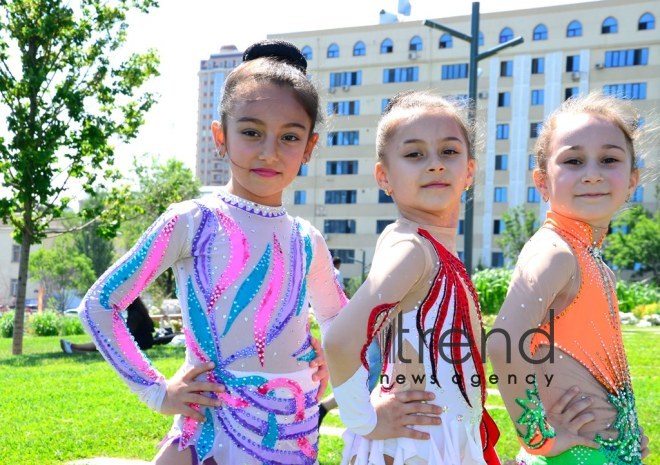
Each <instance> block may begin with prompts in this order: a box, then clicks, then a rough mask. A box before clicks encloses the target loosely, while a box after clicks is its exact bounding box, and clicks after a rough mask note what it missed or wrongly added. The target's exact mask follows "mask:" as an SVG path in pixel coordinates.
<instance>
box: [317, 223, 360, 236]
mask: <svg viewBox="0 0 660 465" xmlns="http://www.w3.org/2000/svg"><path fill="white" fill-rule="evenodd" d="M323 232H324V233H326V234H328V233H337V234H355V220H325V221H324V222H323Z"/></svg>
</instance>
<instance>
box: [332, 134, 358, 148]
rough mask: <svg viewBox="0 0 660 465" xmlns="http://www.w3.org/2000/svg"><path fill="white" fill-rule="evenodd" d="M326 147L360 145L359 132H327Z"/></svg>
mask: <svg viewBox="0 0 660 465" xmlns="http://www.w3.org/2000/svg"><path fill="white" fill-rule="evenodd" d="M328 145H329V146H333V145H360V131H332V132H329V133H328Z"/></svg>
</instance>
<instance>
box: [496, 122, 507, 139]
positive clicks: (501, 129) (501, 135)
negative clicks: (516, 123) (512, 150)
mask: <svg viewBox="0 0 660 465" xmlns="http://www.w3.org/2000/svg"><path fill="white" fill-rule="evenodd" d="M495 138H496V139H498V140H505V139H508V138H509V125H508V124H506V123H504V124H498V125H497V132H496V133H495Z"/></svg>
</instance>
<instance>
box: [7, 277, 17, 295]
mask: <svg viewBox="0 0 660 465" xmlns="http://www.w3.org/2000/svg"><path fill="white" fill-rule="evenodd" d="M9 292H10V293H11V296H12V297H16V295H17V294H18V279H12V280H11V281H9Z"/></svg>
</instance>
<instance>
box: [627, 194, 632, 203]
mask: <svg viewBox="0 0 660 465" xmlns="http://www.w3.org/2000/svg"><path fill="white" fill-rule="evenodd" d="M630 197H631V196H630V194H628V197H626V203H630Z"/></svg>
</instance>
